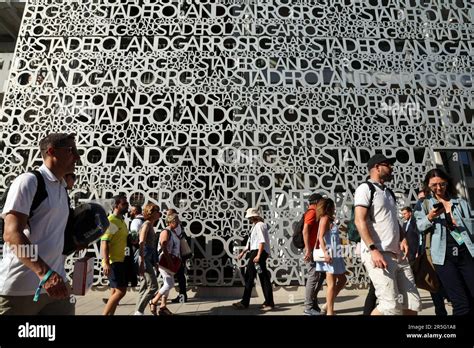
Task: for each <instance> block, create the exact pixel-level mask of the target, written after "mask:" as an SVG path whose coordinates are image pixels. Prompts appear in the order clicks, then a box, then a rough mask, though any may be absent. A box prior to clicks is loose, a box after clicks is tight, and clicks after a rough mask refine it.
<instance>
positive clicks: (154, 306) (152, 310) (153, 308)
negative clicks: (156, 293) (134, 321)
mask: <svg viewBox="0 0 474 348" xmlns="http://www.w3.org/2000/svg"><path fill="white" fill-rule="evenodd" d="M148 304H149V305H150V312H151V314H153V315H155V316H156V315H157V311H156V309H157V307H158V306H157V305H156V304H155V303H153V301H152V300H150V302H148Z"/></svg>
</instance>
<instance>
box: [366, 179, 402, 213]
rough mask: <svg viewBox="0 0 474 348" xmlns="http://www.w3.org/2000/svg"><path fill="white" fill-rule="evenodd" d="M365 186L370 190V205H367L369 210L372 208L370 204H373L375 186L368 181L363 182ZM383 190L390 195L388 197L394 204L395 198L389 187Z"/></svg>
mask: <svg viewBox="0 0 474 348" xmlns="http://www.w3.org/2000/svg"><path fill="white" fill-rule="evenodd" d="M365 183H366V184H367V186H369V190H370V203H369V208H370V207H371V206H372V203H373V202H374V196H375V190H376V189H375V185H374V184H373V183H372V182H370V181H366V182H365ZM385 190H387V191H388V193H390V195H391V196H392V198H393V200H394V201H395V202H396V201H397V197H396V196H395V193H394V192H393V191H392V189H390V188H389V187H385Z"/></svg>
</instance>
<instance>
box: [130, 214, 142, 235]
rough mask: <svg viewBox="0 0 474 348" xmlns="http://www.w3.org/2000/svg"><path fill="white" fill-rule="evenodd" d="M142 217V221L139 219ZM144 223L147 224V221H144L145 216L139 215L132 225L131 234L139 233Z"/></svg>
mask: <svg viewBox="0 0 474 348" xmlns="http://www.w3.org/2000/svg"><path fill="white" fill-rule="evenodd" d="M140 217H141V219H139V218H140ZM144 222H145V219H143V215H137V216H136V217H135V218H134V219H133V220H132V222H131V223H130V233H131V232H136V233H139V232H140V229H141V228H142V225H143V223H144Z"/></svg>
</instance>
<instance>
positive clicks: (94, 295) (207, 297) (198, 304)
mask: <svg viewBox="0 0 474 348" xmlns="http://www.w3.org/2000/svg"><path fill="white" fill-rule="evenodd" d="M367 291H368V290H367V289H363V290H360V289H351V290H349V289H344V290H342V291H341V293H340V294H339V296H338V297H337V298H336V303H335V311H336V314H338V315H360V314H362V310H363V307H364V301H365V297H366V295H367ZM242 293H243V288H239V287H232V288H229V287H217V288H216V287H195V288H192V289H191V290H189V291H188V302H186V303H177V304H173V303H169V304H168V308H169V309H170V310H171V311H172V312H173V313H175V314H179V315H302V314H303V301H304V287H302V286H287V287H274V300H275V304H276V307H275V308H274V309H273V310H270V311H261V310H259V309H258V307H259V305H260V304H262V303H263V301H264V300H263V295H262V291H261V288H260V285H259V284H257V287H256V289H254V294H253V295H254V296H253V297H252V299H251V302H250V307H249V308H248V309H246V310H235V309H234V308H233V307H232V303H234V302H236V301H239V300H240V298H241V296H242ZM109 294H110V291H109V289H108V288H105V287H102V288H93V289H92V290H90V291H89V292H88V293H87V294H86V295H85V296H77V297H76V300H77V302H76V314H77V315H101V314H102V310H103V309H104V306H105V305H104V303H103V302H102V299H103V298H108V296H109ZM176 295H177V293H176V292H175V291H174V290H173V291H172V292H171V294H170V298H171V299H173V298H175V297H176ZM137 296H138V291H137V290H136V289H129V291H128V292H127V295H126V296H125V297H124V298H123V299H122V301H121V302H120V305H119V306H118V307H117V311H116V313H115V314H116V315H133V313H134V312H135V303H136V300H137ZM420 296H421V299H422V303H423V310H422V312H421V313H420V314H422V315H434V314H435V312H434V307H433V302H432V301H431V296H430V294H429V292H427V291H425V290H420ZM318 299H319V303H320V304H323V303H325V289H324V290H323V291H321V292H320V293H319V297H318ZM168 302H169V301H168ZM446 309H447V311H448V314H451V312H452V307H451V306H450V305H447V306H446ZM145 315H151V313H150V311H149V309H148V308H147V309H146V311H145Z"/></svg>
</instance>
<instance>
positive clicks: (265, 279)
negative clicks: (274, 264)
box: [232, 208, 275, 309]
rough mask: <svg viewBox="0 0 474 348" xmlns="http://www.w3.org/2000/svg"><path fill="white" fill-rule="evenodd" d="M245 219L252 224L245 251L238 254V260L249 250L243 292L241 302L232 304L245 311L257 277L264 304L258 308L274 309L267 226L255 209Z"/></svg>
mask: <svg viewBox="0 0 474 348" xmlns="http://www.w3.org/2000/svg"><path fill="white" fill-rule="evenodd" d="M245 217H246V218H248V219H250V222H251V223H252V224H253V226H252V230H251V232H250V238H249V240H248V242H247V245H246V247H245V249H244V250H243V251H242V252H241V253H240V255H239V256H238V259H239V260H240V259H241V258H242V257H243V256H244V255H245V253H246V252H247V251H249V250H250V254H249V261H248V264H247V271H246V272H245V290H244V295H243V296H242V300H241V301H240V302H236V303H234V304H232V305H233V306H234V308H236V309H246V308H248V307H249V304H250V296H251V295H252V289H253V286H254V281H255V277H256V276H257V274H258V276H259V278H260V284H261V285H262V290H263V296H264V297H265V302H264V303H263V304H262V305H261V306H260V308H261V309H272V308H273V307H275V303H274V302H273V289H272V283H271V280H270V274H269V272H268V270H267V258H268V257H269V256H270V238H269V236H268V228H267V225H266V224H265V223H264V222H263V218H262V217H261V216H260V213H259V211H258V209H257V208H250V209H248V210H247V215H246V216H245Z"/></svg>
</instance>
